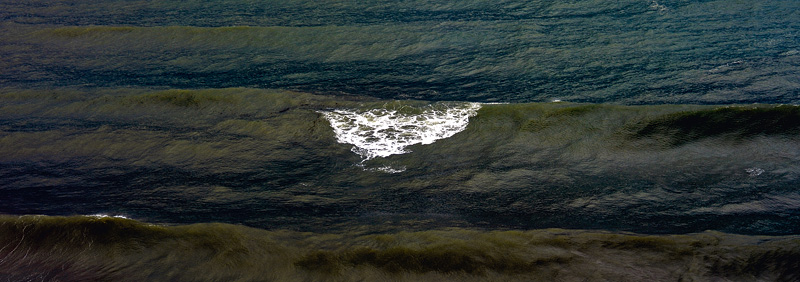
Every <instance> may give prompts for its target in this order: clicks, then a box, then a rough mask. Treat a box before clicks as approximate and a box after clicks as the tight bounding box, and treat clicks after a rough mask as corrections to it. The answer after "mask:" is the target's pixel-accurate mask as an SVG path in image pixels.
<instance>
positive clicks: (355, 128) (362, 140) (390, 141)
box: [321, 103, 481, 161]
mask: <svg viewBox="0 0 800 282" xmlns="http://www.w3.org/2000/svg"><path fill="white" fill-rule="evenodd" d="M405 107H410V106H405ZM480 107H481V105H480V104H478V103H458V104H447V105H443V104H438V105H430V106H428V107H427V108H423V109H413V108H412V109H411V110H409V109H404V108H400V109H384V108H380V109H371V110H352V109H336V110H332V111H323V112H321V113H322V114H323V116H324V117H325V118H326V119H327V120H328V121H329V122H330V123H331V126H332V127H333V130H334V132H335V133H336V139H337V141H338V142H339V143H343V144H352V145H353V148H352V151H353V152H354V153H356V154H359V155H360V156H361V157H362V158H363V161H366V160H370V159H373V158H377V157H388V156H391V155H397V154H404V153H408V152H409V151H408V150H406V147H408V146H411V145H415V144H423V145H425V144H431V143H433V142H435V141H436V140H439V139H444V138H448V137H450V136H453V135H455V134H456V133H458V132H461V131H463V130H464V129H466V128H467V124H468V123H469V118H470V117H473V116H475V115H476V114H477V112H478V109H480ZM420 110H421V111H420Z"/></svg>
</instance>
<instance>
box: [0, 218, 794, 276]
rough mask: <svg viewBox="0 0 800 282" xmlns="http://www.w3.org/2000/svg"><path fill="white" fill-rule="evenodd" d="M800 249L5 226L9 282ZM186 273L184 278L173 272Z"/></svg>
mask: <svg viewBox="0 0 800 282" xmlns="http://www.w3.org/2000/svg"><path fill="white" fill-rule="evenodd" d="M799 243H800V239H798V238H797V236H786V237H765V236H758V237H747V236H741V235H731V234H725V233H718V232H704V233H697V234H687V235H661V236H653V235H637V234H612V233H605V232H596V231H580V230H560V229H549V230H534V231H491V232H486V231H470V230H462V229H450V230H441V231H423V232H403V233H393V234H380V235H367V234H359V233H358V232H354V233H353V232H351V233H343V234H315V233H300V232H290V231H278V232H276V231H265V230H260V229H253V228H248V227H243V226H237V225H229V224H193V225H182V226H169V227H166V226H154V225H148V224H143V223H140V222H136V221H133V220H130V219H122V218H112V217H85V216H73V217H47V216H22V217H10V216H4V217H0V245H3V246H5V247H4V248H2V249H0V277H3V278H7V279H8V280H14V281H24V280H46V281H86V280H91V281H142V280H152V279H158V280H170V281H196V280H197V279H198V278H203V280H226V281H256V280H258V281H262V280H273V281H275V280H279V281H309V280H336V281H361V280H393V281H485V280H496V281H553V280H583V279H590V280H616V281H637V280H642V279H654V280H661V281H663V280H681V279H692V280H737V281H761V280H770V281H792V280H796V279H798V278H800V277H798V276H797V275H798V274H797V268H798V267H800V260H798V257H799V256H800V247H799V246H800V244H799ZM176 269H181V271H175V270H176Z"/></svg>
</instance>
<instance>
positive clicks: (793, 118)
mask: <svg viewBox="0 0 800 282" xmlns="http://www.w3.org/2000/svg"><path fill="white" fill-rule="evenodd" d="M798 131H800V107H797V106H788V105H785V106H760V107H758V106H748V107H721V108H715V109H704V110H697V111H688V112H679V113H674V114H669V115H666V116H662V117H657V118H654V119H652V120H649V121H647V122H646V123H644V124H643V126H642V127H641V128H639V129H637V130H636V132H635V133H634V136H635V137H637V138H645V137H646V138H652V137H654V136H658V135H661V136H663V137H665V138H668V139H669V140H670V141H669V142H670V143H671V144H672V145H681V144H685V143H688V142H692V141H696V140H700V139H704V138H709V137H717V136H723V135H727V136H731V137H736V138H748V137H754V136H758V135H795V134H797V133H798Z"/></svg>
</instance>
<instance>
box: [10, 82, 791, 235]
mask: <svg viewBox="0 0 800 282" xmlns="http://www.w3.org/2000/svg"><path fill="white" fill-rule="evenodd" d="M0 99H2V101H3V103H2V108H0V113H1V114H0V115H1V117H2V119H1V120H2V122H0V129H2V132H0V134H2V135H0V144H1V145H2V146H0V155H2V158H0V166H1V167H2V172H0V173H2V174H0V176H2V178H0V184H2V186H3V187H4V193H5V194H4V195H5V197H6V198H7V199H9V201H8V204H6V205H4V206H3V210H2V212H4V213H9V214H50V215H70V214H94V213H97V212H102V211H116V212H117V213H121V214H124V215H127V216H130V217H135V218H139V219H142V220H145V221H148V222H154V223H178V224H189V223H193V222H196V220H197V218H198V217H202V218H204V219H205V220H208V221H213V222H224V223H231V224H245V225H248V226H253V227H258V228H268V229H269V228H287V229H292V230H306V231H314V232H332V231H331V230H340V231H347V230H348V226H349V225H350V224H357V225H360V226H365V228H368V229H369V228H372V230H373V231H376V232H395V231H399V230H410V231H423V230H427V229H431V228H432V229H436V228H441V227H463V228H487V229H494V228H511V229H524V230H527V229H542V228H570V229H604V230H621V231H630V232H637V233H646V234H653V233H658V234H663V233H696V232H703V231H705V230H717V231H723V232H730V233H741V234H753V235H758V234H770V235H790V234H795V233H797V232H799V231H798V230H799V229H798V226H800V217H798V216H797V214H798V211H797V205H798V203H800V195H798V193H797V192H796V188H795V187H796V181H797V180H798V179H800V167H798V165H797V164H798V163H800V155H797V154H796V153H795V152H796V150H795V148H796V146H797V142H798V141H797V137H796V134H793V132H796V130H797V124H796V122H795V120H796V119H795V117H796V116H797V109H796V108H797V107H796V106H770V105H759V106H747V107H735V108H729V107H718V106H696V105H663V106H619V105H605V104H576V103H521V104H481V105H480V108H479V109H478V108H477V105H476V104H471V103H456V102H449V103H443V102H427V101H410V100H406V101H396V100H379V99H373V98H363V97H347V96H325V95H312V94H307V93H301V92H290V91H283V90H265V89H250V88H231V89H206V90H188V89H184V90H180V89H173V90H145V89H106V90H93V91H87V90H75V89H71V90H70V89H59V90H49V91H37V90H25V91H20V90H5V92H4V93H3V95H2V97H0ZM334 111H339V112H340V113H346V115H342V120H341V122H342V124H345V125H341V126H349V127H348V128H349V129H348V130H349V131H348V133H347V134H352V135H353V136H361V137H359V138H362V137H363V139H357V140H358V142H354V143H357V144H359V145H353V144H352V143H348V142H347V141H342V140H348V139H346V138H344V139H343V138H340V136H337V135H338V134H342V133H337V131H336V130H335V128H334V127H335V126H340V125H336V124H334V123H331V122H330V120H328V119H327V118H326V117H325V114H324V113H325V112H334ZM359 114H364V115H366V118H365V120H366V121H368V120H369V119H370V118H372V119H373V121H372V122H373V123H375V122H378V123H380V125H381V126H384V125H392V126H389V127H386V128H382V127H379V126H378V127H372V126H373V125H375V124H373V125H370V123H363V124H350V125H346V124H348V123H349V122H350V121H349V119H351V118H354V117H355V116H356V115H359ZM383 118H385V119H387V120H386V122H382V121H381V119H383ZM685 120H688V121H685ZM765 120H766V121H765ZM770 122H774V123H770ZM362 126H363V128H361V127H362ZM437 126H444V127H445V128H446V130H444V131H437V130H433V129H435V128H436V127H437ZM447 128H449V129H447ZM710 129H714V130H718V131H709V132H706V131H704V130H710ZM720 130H721V131H720ZM376 136H378V137H380V136H393V137H392V138H398V139H397V140H392V138H388V137H386V138H384V137H380V138H376ZM424 136H428V137H424ZM444 136H449V137H446V138H442V137H444ZM423 137H424V138H423ZM687 138H688V139H687ZM398 140H405V141H402V142H398ZM675 140H687V141H681V142H678V143H676V141H675ZM359 142H361V143H359ZM386 144H393V145H391V146H389V147H386V146H384V145H386ZM358 146H362V147H363V148H371V149H370V150H377V151H376V152H378V151H380V152H382V151H381V150H384V149H386V148H392V151H391V152H392V153H391V154H384V153H381V154H383V155H382V156H379V155H377V154H376V155H373V156H374V157H372V158H365V157H364V156H363V155H359V152H362V151H360V150H359V148H357V147H358ZM392 146H396V147H392ZM264 215H269V216H264Z"/></svg>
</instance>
